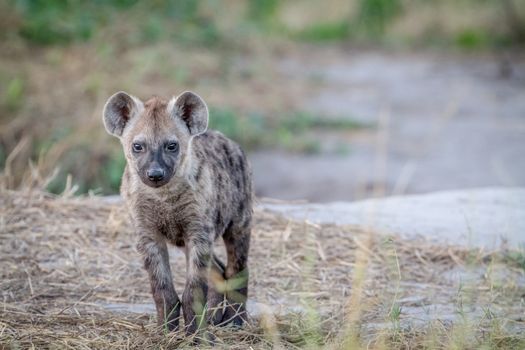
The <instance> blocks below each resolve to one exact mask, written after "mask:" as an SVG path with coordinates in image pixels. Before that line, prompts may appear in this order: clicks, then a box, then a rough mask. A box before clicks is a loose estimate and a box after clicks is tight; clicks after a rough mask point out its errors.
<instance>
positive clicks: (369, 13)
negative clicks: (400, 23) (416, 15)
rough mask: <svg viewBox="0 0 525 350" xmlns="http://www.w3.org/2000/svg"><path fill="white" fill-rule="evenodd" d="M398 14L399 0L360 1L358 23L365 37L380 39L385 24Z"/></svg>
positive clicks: (399, 8) (399, 10) (399, 9)
mask: <svg viewBox="0 0 525 350" xmlns="http://www.w3.org/2000/svg"><path fill="white" fill-rule="evenodd" d="M400 12H401V1H400V0H360V1H359V17H358V23H359V26H360V27H362V28H363V29H364V30H365V32H366V34H367V35H369V36H371V37H380V36H382V35H383V34H384V33H385V30H386V27H387V24H388V23H389V22H390V21H391V20H392V19H393V18H394V17H395V16H396V15H398V14H399V13H400Z"/></svg>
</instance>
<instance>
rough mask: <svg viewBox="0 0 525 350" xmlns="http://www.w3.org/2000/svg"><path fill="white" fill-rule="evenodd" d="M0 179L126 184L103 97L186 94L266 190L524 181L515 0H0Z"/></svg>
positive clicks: (328, 197)
mask: <svg viewBox="0 0 525 350" xmlns="http://www.w3.org/2000/svg"><path fill="white" fill-rule="evenodd" d="M0 41H1V44H0V168H1V169H3V177H4V180H5V181H4V186H7V187H9V188H17V187H19V186H37V185H38V186H45V187H46V188H47V189H48V190H49V191H51V192H53V193H62V192H63V191H73V190H76V193H78V194H83V193H88V192H90V193H95V194H102V195H109V194H115V193H118V188H119V184H120V177H121V174H122V170H123V167H124V165H125V160H124V157H123V155H122V150H121V146H120V144H119V143H118V140H117V139H115V138H112V137H110V136H109V135H107V134H106V132H105V130H104V127H103V125H102V121H101V112H102V107H103V105H104V102H105V101H106V99H107V98H108V97H109V96H110V95H111V94H113V93H114V92H116V91H118V90H125V91H127V92H129V93H131V94H133V95H136V96H138V97H140V98H142V99H147V98H148V97H150V96H151V95H153V94H156V95H160V96H163V97H166V98H169V97H171V96H172V95H177V94H179V93H180V92H182V91H184V90H194V91H196V92H197V93H199V94H200V95H201V96H202V97H203V98H204V99H205V100H206V101H207V102H208V105H209V106H210V110H211V115H210V122H211V127H213V128H215V129H218V130H220V131H222V132H223V133H225V134H226V135H227V136H229V137H231V138H232V139H234V140H235V141H237V142H238V143H240V144H241V145H242V146H243V147H244V148H245V149H246V150H247V151H248V153H249V158H250V160H251V163H252V166H253V169H254V174H255V184H256V191H257V195H259V196H263V197H273V198H279V199H285V200H302V199H304V200H309V201H318V202H326V201H335V200H356V199H361V198H367V197H371V196H385V195H393V194H394V195H395V194H404V193H422V192H430V191H437V190H446V189H457V188H471V187H486V186H525V60H524V58H525V55H524V51H523V47H524V44H525V1H523V0H344V1H343V0H288V1H278V0H229V1H218V0H200V1H190V0H174V1H161V0H157V1H136V0H108V1H102V0H95V1H80V0H48V1H44V0H35V1H30V0H0Z"/></svg>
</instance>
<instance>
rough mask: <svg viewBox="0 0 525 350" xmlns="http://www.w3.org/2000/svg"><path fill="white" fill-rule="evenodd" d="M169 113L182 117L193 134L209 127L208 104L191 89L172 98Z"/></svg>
mask: <svg viewBox="0 0 525 350" xmlns="http://www.w3.org/2000/svg"><path fill="white" fill-rule="evenodd" d="M168 110H169V113H170V114H171V115H172V116H173V117H174V118H181V119H182V121H183V122H184V123H185V124H186V126H187V127H188V130H189V133H190V135H191V136H195V135H199V134H202V133H203V132H205V131H206V129H207V128H208V106H206V103H205V102H204V100H203V99H202V98H201V97H200V96H199V95H197V94H196V93H193V92H191V91H186V92H183V93H182V94H180V95H179V96H178V97H174V98H172V99H171V101H170V103H169V104H168Z"/></svg>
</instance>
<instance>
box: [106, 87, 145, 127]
mask: <svg viewBox="0 0 525 350" xmlns="http://www.w3.org/2000/svg"><path fill="white" fill-rule="evenodd" d="M143 109H144V104H143V103H142V101H141V100H139V99H138V98H136V97H134V96H131V95H129V94H127V93H126V92H124V91H119V92H117V93H116V94H114V95H113V96H111V97H110V98H109V99H108V101H107V102H106V105H105V106H104V112H103V113H102V114H103V120H104V126H105V127H106V130H107V132H108V133H110V134H111V135H114V136H117V137H120V136H122V133H123V132H124V128H125V127H126V125H127V124H128V122H129V121H130V120H131V119H132V118H133V117H135V116H137V115H138V114H140V113H141V111H142V110H143Z"/></svg>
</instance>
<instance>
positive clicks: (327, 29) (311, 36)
mask: <svg viewBox="0 0 525 350" xmlns="http://www.w3.org/2000/svg"><path fill="white" fill-rule="evenodd" d="M349 33H350V23H349V22H348V21H341V22H329V23H318V24H313V25H312V26H310V27H308V28H306V29H304V30H302V31H301V32H299V33H298V34H297V37H298V38H300V39H303V40H307V41H314V42H315V41H319V42H321V41H335V40H342V39H346V38H348V36H349Z"/></svg>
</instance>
